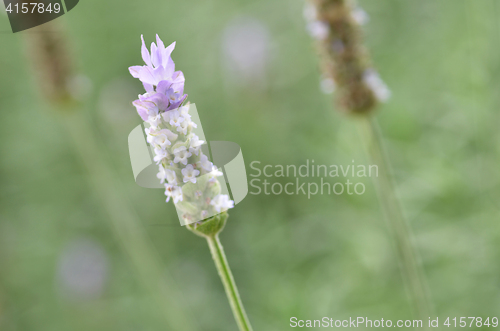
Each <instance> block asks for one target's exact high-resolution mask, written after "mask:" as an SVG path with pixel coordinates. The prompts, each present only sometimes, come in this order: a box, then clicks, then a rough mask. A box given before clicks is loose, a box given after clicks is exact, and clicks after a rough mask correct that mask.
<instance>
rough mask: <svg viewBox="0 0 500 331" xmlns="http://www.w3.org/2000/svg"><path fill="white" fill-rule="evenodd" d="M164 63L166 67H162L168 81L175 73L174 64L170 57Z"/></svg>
mask: <svg viewBox="0 0 500 331" xmlns="http://www.w3.org/2000/svg"><path fill="white" fill-rule="evenodd" d="M166 62H167V65H166V66H165V67H164V68H165V77H168V79H170V78H171V77H172V75H173V74H174V71H175V63H174V61H173V60H172V58H171V57H169V58H168V59H167V60H166Z"/></svg>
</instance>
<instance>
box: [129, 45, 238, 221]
mask: <svg viewBox="0 0 500 331" xmlns="http://www.w3.org/2000/svg"><path fill="white" fill-rule="evenodd" d="M141 39H142V48H141V53H142V59H143V60H144V62H145V63H146V65H143V66H133V67H130V68H129V70H130V73H131V74H132V76H133V77H135V78H139V79H140V80H141V82H142V83H143V84H144V88H145V89H146V93H144V94H142V95H139V99H137V100H135V101H134V102H133V105H134V106H135V107H136V109H137V113H139V115H140V116H141V118H142V119H143V120H144V121H145V122H147V123H148V124H149V127H148V128H146V130H145V132H146V136H147V141H148V142H149V143H150V144H151V145H152V147H153V148H154V152H155V157H154V161H155V162H156V163H157V164H158V166H159V172H158V175H157V177H158V179H159V180H160V181H161V183H162V184H163V185H164V186H165V195H166V196H167V202H168V201H170V200H171V199H172V200H173V201H174V203H175V206H176V208H177V210H178V212H179V215H180V216H181V217H182V221H183V223H184V224H185V225H189V226H188V228H189V229H190V230H196V228H197V226H198V225H201V223H202V221H203V220H206V219H208V218H210V217H212V216H216V215H218V214H221V213H224V212H225V211H226V210H227V209H229V208H232V207H233V206H234V203H233V201H231V200H229V197H228V196H227V195H224V194H221V187H220V183H219V181H218V180H217V177H218V176H221V175H222V174H221V173H220V172H219V171H214V168H215V169H217V168H216V167H215V166H214V165H213V164H212V162H210V161H209V160H208V157H207V156H206V155H205V154H203V151H202V150H201V146H202V145H203V143H204V141H202V140H200V139H199V137H198V136H197V135H196V134H195V133H194V132H193V128H196V126H197V125H196V123H194V122H193V121H192V120H191V115H189V106H182V103H183V102H184V100H185V99H186V97H187V95H186V94H183V92H184V75H183V74H182V72H180V71H174V70H175V64H174V61H173V60H172V58H171V54H172V51H173V50H174V47H175V43H172V44H170V45H169V46H168V47H165V46H164V44H163V42H162V41H161V39H160V38H159V37H158V35H156V44H155V43H152V44H151V52H150V51H148V49H147V48H146V45H145V43H144V38H143V37H142V36H141Z"/></svg>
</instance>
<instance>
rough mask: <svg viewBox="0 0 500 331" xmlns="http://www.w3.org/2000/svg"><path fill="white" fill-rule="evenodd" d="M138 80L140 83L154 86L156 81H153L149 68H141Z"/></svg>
mask: <svg viewBox="0 0 500 331" xmlns="http://www.w3.org/2000/svg"><path fill="white" fill-rule="evenodd" d="M139 79H140V80H141V82H143V83H146V84H151V85H156V81H155V79H154V76H153V73H152V72H151V68H150V67H143V68H142V70H141V71H140V73H139Z"/></svg>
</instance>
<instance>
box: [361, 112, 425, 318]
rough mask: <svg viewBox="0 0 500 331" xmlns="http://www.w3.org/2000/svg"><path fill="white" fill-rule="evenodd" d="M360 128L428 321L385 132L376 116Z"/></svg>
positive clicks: (420, 311)
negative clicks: (383, 139) (383, 138)
mask: <svg viewBox="0 0 500 331" xmlns="http://www.w3.org/2000/svg"><path fill="white" fill-rule="evenodd" d="M360 126H361V134H362V135H363V137H364V139H365V141H366V145H367V149H368V152H369V154H370V157H371V159H372V162H373V163H374V164H376V165H377V166H378V167H379V174H378V176H377V180H376V187H377V195H378V198H379V200H380V203H381V205H382V209H383V212H384V214H385V217H386V219H387V221H388V225H389V228H390V231H391V234H392V237H393V241H394V243H395V245H396V250H397V255H398V260H399V265H400V268H401V272H402V276H403V281H404V283H405V286H406V288H407V292H408V295H409V297H410V300H411V303H412V307H413V309H414V311H415V313H416V315H417V316H418V317H419V318H420V319H422V320H423V321H425V320H427V318H428V317H429V316H430V315H429V314H430V311H431V303H430V295H429V291H428V287H427V283H426V279H425V276H424V272H423V268H422V266H421V264H420V261H419V257H418V252H417V249H416V248H415V245H414V242H413V234H412V232H411V228H410V226H409V224H408V222H407V220H406V218H405V216H404V214H403V211H402V208H401V204H400V201H399V199H398V197H397V194H396V190H395V186H394V180H393V177H392V173H391V167H390V163H389V160H388V157H387V155H386V153H385V150H384V145H383V142H382V137H381V133H380V131H379V128H378V125H377V122H376V120H375V118H373V117H372V116H363V117H362V118H361V119H360ZM424 324H425V322H424Z"/></svg>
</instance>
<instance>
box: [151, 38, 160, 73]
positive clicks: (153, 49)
mask: <svg viewBox="0 0 500 331" xmlns="http://www.w3.org/2000/svg"><path fill="white" fill-rule="evenodd" d="M151 62H152V63H153V66H154V67H155V68H156V67H158V66H159V65H161V57H158V49H157V48H156V44H155V43H151Z"/></svg>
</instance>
